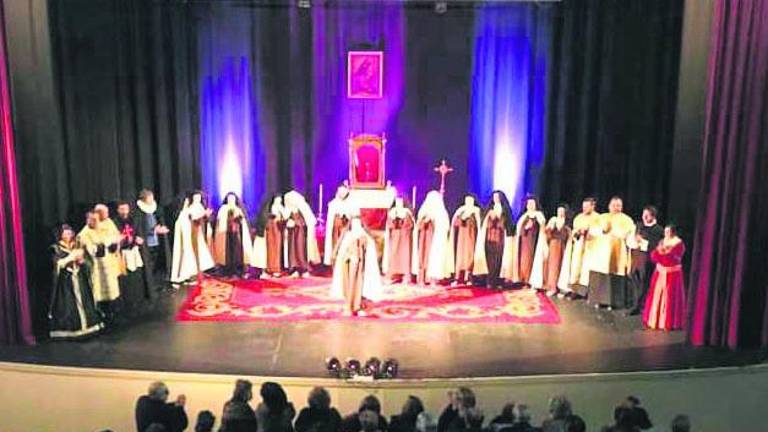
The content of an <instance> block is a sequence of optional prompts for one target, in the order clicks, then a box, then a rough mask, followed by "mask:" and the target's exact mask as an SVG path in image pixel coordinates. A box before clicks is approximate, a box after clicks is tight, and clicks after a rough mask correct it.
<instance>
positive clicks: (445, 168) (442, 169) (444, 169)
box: [435, 159, 453, 195]
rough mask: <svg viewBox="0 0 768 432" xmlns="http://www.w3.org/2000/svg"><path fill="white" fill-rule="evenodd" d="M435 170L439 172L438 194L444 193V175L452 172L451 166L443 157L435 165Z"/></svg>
mask: <svg viewBox="0 0 768 432" xmlns="http://www.w3.org/2000/svg"><path fill="white" fill-rule="evenodd" d="M435 172H436V173H438V174H440V194H441V195H445V176H447V175H448V173H450V172H453V167H451V166H449V165H448V164H447V163H446V162H445V159H443V160H442V161H440V165H438V166H436V167H435Z"/></svg>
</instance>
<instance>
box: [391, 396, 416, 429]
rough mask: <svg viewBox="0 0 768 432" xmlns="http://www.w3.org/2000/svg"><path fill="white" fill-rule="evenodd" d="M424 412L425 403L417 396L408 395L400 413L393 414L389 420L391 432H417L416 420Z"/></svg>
mask: <svg viewBox="0 0 768 432" xmlns="http://www.w3.org/2000/svg"><path fill="white" fill-rule="evenodd" d="M422 412H424V404H423V403H421V399H419V398H417V397H416V396H408V399H407V400H406V401H405V404H404V405H403V409H402V411H401V412H400V414H399V415H393V416H392V418H391V420H390V422H389V432H416V421H417V420H418V418H419V414H421V413H422Z"/></svg>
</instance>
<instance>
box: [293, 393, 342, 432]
mask: <svg viewBox="0 0 768 432" xmlns="http://www.w3.org/2000/svg"><path fill="white" fill-rule="evenodd" d="M307 405H308V406H307V407H306V408H304V409H302V410H301V412H299V416H298V418H296V423H295V429H296V432H336V431H338V430H339V428H340V427H341V415H340V414H339V412H338V411H337V410H336V408H332V407H331V395H330V394H329V393H328V391H327V390H326V389H324V388H322V387H315V388H313V389H312V391H310V392H309V396H308V397H307Z"/></svg>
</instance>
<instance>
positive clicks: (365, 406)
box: [341, 395, 389, 432]
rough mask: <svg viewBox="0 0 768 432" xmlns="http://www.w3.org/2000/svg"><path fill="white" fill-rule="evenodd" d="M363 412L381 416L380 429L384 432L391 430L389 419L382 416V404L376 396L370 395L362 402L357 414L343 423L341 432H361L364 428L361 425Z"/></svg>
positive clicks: (347, 417)
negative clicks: (371, 412)
mask: <svg viewBox="0 0 768 432" xmlns="http://www.w3.org/2000/svg"><path fill="white" fill-rule="evenodd" d="M363 411H373V412H375V413H376V414H377V415H378V416H379V427H378V429H379V430H380V431H382V432H387V431H388V430H389V425H388V424H387V419H386V418H384V416H383V415H381V403H380V402H379V400H378V399H377V398H376V396H374V395H368V396H366V397H364V398H363V400H362V401H361V402H360V407H359V408H358V409H357V412H356V413H354V414H350V415H348V416H346V417H344V419H343V420H342V421H341V432H360V430H362V426H361V425H360V413H362V412H363Z"/></svg>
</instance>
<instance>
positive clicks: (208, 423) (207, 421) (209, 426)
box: [195, 410, 216, 432]
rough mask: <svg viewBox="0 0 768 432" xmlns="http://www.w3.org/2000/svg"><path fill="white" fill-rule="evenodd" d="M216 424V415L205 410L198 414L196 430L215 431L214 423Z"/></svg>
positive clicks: (201, 431)
mask: <svg viewBox="0 0 768 432" xmlns="http://www.w3.org/2000/svg"><path fill="white" fill-rule="evenodd" d="M215 424H216V416H214V415H213V413H212V412H210V411H208V410H205V411H200V412H199V413H198V414H197V422H196V423H195V432H213V425H215Z"/></svg>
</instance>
